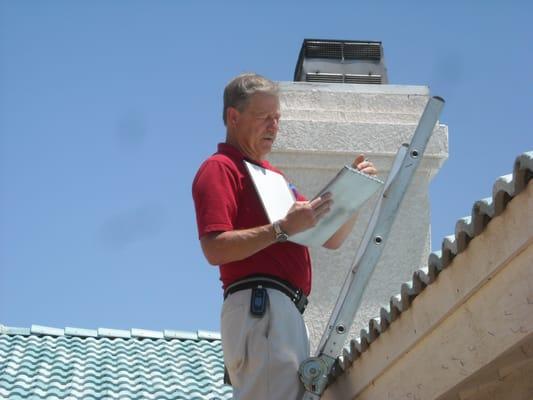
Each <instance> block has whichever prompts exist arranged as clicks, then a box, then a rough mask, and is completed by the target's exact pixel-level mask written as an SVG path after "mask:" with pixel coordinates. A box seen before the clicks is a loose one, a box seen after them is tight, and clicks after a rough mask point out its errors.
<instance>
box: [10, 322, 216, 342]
mask: <svg viewBox="0 0 533 400" xmlns="http://www.w3.org/2000/svg"><path fill="white" fill-rule="evenodd" d="M2 334H4V335H19V336H31V335H36V336H54V337H59V336H77V337H82V338H90V337H92V338H123V339H165V340H196V341H198V340H207V341H214V340H220V333H219V332H214V331H206V330H198V331H196V332H191V331H180V330H170V329H165V330H163V331H155V330H148V329H139V328H131V329H129V330H125V329H110V328H98V329H86V328H74V327H65V328H56V327H50V326H43V325H35V324H33V325H32V326H31V327H30V328H27V327H13V326H7V325H3V324H0V335H2Z"/></svg>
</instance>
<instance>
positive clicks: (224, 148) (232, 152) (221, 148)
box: [217, 143, 269, 168]
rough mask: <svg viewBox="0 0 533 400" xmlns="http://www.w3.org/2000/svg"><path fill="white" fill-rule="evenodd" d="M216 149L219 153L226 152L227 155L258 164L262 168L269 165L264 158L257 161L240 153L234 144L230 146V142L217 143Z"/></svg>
mask: <svg viewBox="0 0 533 400" xmlns="http://www.w3.org/2000/svg"><path fill="white" fill-rule="evenodd" d="M217 150H218V152H219V153H222V154H226V155H228V156H231V157H234V158H235V159H237V160H239V161H242V160H246V161H248V162H251V163H252V164H256V165H259V166H261V167H263V168H267V166H268V165H269V163H268V161H266V160H263V161H260V162H257V161H255V160H252V159H250V158H248V157H246V156H245V155H244V154H242V153H241V151H240V150H239V149H237V148H236V147H234V146H232V145H231V144H228V143H219V144H218V146H217Z"/></svg>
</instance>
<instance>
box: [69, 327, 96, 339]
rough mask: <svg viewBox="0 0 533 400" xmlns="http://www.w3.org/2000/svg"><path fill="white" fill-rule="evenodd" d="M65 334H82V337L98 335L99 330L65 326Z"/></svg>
mask: <svg viewBox="0 0 533 400" xmlns="http://www.w3.org/2000/svg"><path fill="white" fill-rule="evenodd" d="M65 335H67V336H81V337H98V331H97V330H96V329H84V328H71V327H66V328H65Z"/></svg>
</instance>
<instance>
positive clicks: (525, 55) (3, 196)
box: [0, 0, 533, 331]
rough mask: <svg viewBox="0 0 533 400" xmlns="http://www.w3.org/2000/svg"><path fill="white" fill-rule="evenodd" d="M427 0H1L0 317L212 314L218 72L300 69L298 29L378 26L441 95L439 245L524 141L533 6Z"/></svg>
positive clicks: (209, 320)
mask: <svg viewBox="0 0 533 400" xmlns="http://www.w3.org/2000/svg"><path fill="white" fill-rule="evenodd" d="M429 3H430V2H414V1H413V2H410V1H406V2H384V1H374V2H365V3H364V4H363V3H362V2H354V1H350V2H348V1H346V2H334V1H333V2H330V3H327V5H326V3H325V2H318V1H306V2H277V1H270V2H263V3H252V2H224V3H223V2H211V3H209V2H187V1H183V2H177V1H151V2H148V1H91V2H81V1H48V2H38V1H17V2H15V1H4V0H0V323H3V324H5V325H11V326H30V325H31V324H40V325H49V326H56V327H64V326H76V327H86V328H97V327H109V328H122V329H129V328H134V327H136V328H145V329H156V330H162V329H180V330H191V331H195V330H197V329H206V330H215V331H217V330H219V321H218V318H219V310H220V304H221V301H222V299H221V290H220V283H219V281H218V271H217V269H216V268H214V267H210V266H208V264H207V263H206V262H205V261H204V258H203V256H202V253H201V250H200V247H199V244H198V240H197V234H196V223H195V217H194V209H193V204H192V199H191V194H190V186H191V181H192V178H193V176H194V174H195V171H196V169H197V167H198V166H199V164H200V163H201V161H202V160H203V159H204V158H206V157H207V156H208V155H210V154H211V153H212V152H213V151H214V150H215V146H216V143H217V142H219V141H222V140H223V138H224V133H225V131H224V126H223V124H222V119H221V94H222V90H223V88H224V86H225V84H226V82H227V81H228V80H229V79H230V78H231V77H233V76H234V75H236V74H238V73H240V72H244V71H256V72H259V73H261V74H263V75H265V76H268V77H270V78H271V79H274V80H279V81H290V80H291V79H292V74H293V71H294V66H295V63H296V59H297V56H298V51H299V49H300V46H301V43H302V40H303V39H304V38H324V39H326V38H329V39H356V40H357V39H363V40H381V41H382V42H383V45H384V49H385V57H386V63H387V67H388V72H389V81H390V82H391V83H394V84H410V85H429V86H430V88H431V92H432V94H435V95H440V96H442V97H444V98H445V99H446V107H445V109H444V112H443V114H442V116H441V122H443V123H445V124H447V125H448V126H449V135H450V137H449V144H450V156H449V159H448V161H447V162H446V163H445V165H444V167H443V168H442V170H441V171H440V173H439V174H438V175H437V176H436V178H435V179H434V181H433V183H432V185H431V188H430V198H431V203H432V235H433V244H432V247H433V249H439V248H440V242H441V240H442V238H443V236H445V235H448V234H451V233H453V231H454V227H455V221H456V220H457V219H458V218H460V217H462V216H465V215H468V214H470V211H471V207H472V204H473V202H474V201H475V200H477V199H480V198H484V197H488V196H490V194H491V190H492V185H493V183H494V181H495V179H496V178H497V177H498V176H500V175H505V174H507V173H510V172H511V171H512V165H513V162H514V159H515V157H516V156H517V155H519V154H520V153H522V152H524V151H527V150H531V149H533V140H532V138H533V135H532V133H531V122H530V116H531V112H532V110H533V93H532V89H533V78H532V74H531V72H532V71H533V51H532V48H531V43H533V34H532V28H531V23H530V22H531V21H530V20H531V15H532V11H533V6H532V5H531V4H532V3H531V2H526V1H509V2H495V1H483V2H482V1H477V2H476V1H472V2H468V4H466V3H467V2H463V1H446V2H439V3H438V4H437V2H432V3H435V4H434V5H430V4H429ZM528 126H529V128H528ZM399 287H400V282H398V288H399Z"/></svg>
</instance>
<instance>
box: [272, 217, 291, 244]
mask: <svg viewBox="0 0 533 400" xmlns="http://www.w3.org/2000/svg"><path fill="white" fill-rule="evenodd" d="M272 226H273V227H274V232H275V233H276V242H278V243H281V242H286V241H287V240H288V239H289V235H287V233H285V232H283V229H281V221H276V222H274V223H273V224H272Z"/></svg>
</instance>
